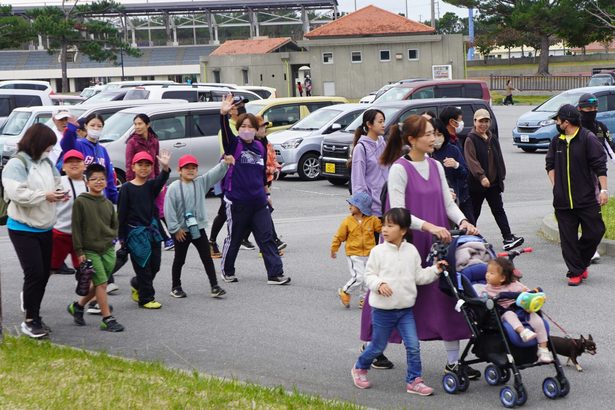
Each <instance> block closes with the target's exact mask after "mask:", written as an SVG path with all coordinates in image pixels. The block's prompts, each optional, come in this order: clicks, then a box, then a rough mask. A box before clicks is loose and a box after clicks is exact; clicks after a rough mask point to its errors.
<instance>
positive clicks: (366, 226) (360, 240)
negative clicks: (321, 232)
mask: <svg viewBox="0 0 615 410" xmlns="http://www.w3.org/2000/svg"><path fill="white" fill-rule="evenodd" d="M380 231H382V222H381V221H380V218H378V217H377V216H373V215H372V216H364V217H363V220H362V221H361V223H359V222H357V220H356V219H355V217H354V216H352V215H349V216H347V217H346V218H344V220H343V221H342V224H341V225H340V227H339V228H338V229H337V233H336V234H335V235H334V236H333V241H332V242H331V251H332V252H337V251H338V250H339V249H340V245H341V244H342V242H346V255H348V256H369V252H370V251H371V250H372V248H373V247H374V246H376V239H375V238H374V232H380Z"/></svg>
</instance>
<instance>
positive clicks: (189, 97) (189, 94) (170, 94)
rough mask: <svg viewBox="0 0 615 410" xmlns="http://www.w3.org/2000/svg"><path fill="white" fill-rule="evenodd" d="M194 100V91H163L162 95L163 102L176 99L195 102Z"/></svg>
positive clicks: (195, 96)
mask: <svg viewBox="0 0 615 410" xmlns="http://www.w3.org/2000/svg"><path fill="white" fill-rule="evenodd" d="M196 98H197V95H196V91H195V90H181V91H165V92H163V93H162V99H163V100H170V99H178V100H186V101H188V102H196Z"/></svg>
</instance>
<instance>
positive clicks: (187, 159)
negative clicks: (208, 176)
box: [179, 155, 199, 168]
mask: <svg viewBox="0 0 615 410" xmlns="http://www.w3.org/2000/svg"><path fill="white" fill-rule="evenodd" d="M190 164H193V165H196V166H197V167H198V166H199V160H198V159H196V157H194V156H192V155H183V156H181V157H180V158H179V167H180V168H183V167H185V166H186V165H190Z"/></svg>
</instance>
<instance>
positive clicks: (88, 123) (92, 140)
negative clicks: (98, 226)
mask: <svg viewBox="0 0 615 410" xmlns="http://www.w3.org/2000/svg"><path fill="white" fill-rule="evenodd" d="M84 126H85V131H86V133H87V134H86V136H85V138H79V136H78V135H77V130H78V129H79V128H80V124H79V123H78V122H76V121H74V120H71V121H70V122H69V123H68V125H67V126H66V130H65V131H64V137H62V140H61V141H60V145H61V146H62V156H63V155H64V153H66V152H68V151H70V150H71V149H76V150H77V151H79V152H81V153H82V154H83V157H84V158H85V159H84V162H85V165H86V167H87V166H88V165H90V164H92V163H98V164H100V165H102V166H103V167H105V169H106V170H107V187H106V188H105V196H106V197H107V199H108V200H110V201H111V202H113V203H114V204H117V197H118V192H117V187H116V185H115V170H114V168H113V164H112V163H111V159H110V158H109V154H108V153H107V150H106V149H105V147H103V146H102V145H101V144H100V143H99V142H98V141H99V140H100V136H101V135H102V130H103V127H104V126H105V120H104V119H103V117H102V116H100V115H99V114H90V115H88V116H87V117H86V118H85V121H84ZM60 166H61V165H60Z"/></svg>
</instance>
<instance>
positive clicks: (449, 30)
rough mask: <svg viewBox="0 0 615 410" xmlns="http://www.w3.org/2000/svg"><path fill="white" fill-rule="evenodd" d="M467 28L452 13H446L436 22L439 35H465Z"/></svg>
mask: <svg viewBox="0 0 615 410" xmlns="http://www.w3.org/2000/svg"><path fill="white" fill-rule="evenodd" d="M464 29H465V26H464V25H463V21H462V20H461V19H460V18H459V16H457V14H455V13H451V12H450V11H448V12H446V13H444V15H443V16H442V17H440V18H439V19H438V20H436V30H437V32H438V34H458V33H463V31H464Z"/></svg>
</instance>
